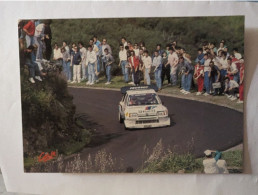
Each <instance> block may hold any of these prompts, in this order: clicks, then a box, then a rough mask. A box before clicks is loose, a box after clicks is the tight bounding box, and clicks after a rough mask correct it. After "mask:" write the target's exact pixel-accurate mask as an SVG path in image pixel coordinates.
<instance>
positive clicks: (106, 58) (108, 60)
mask: <svg viewBox="0 0 258 195" xmlns="http://www.w3.org/2000/svg"><path fill="white" fill-rule="evenodd" d="M114 61H115V60H114V58H113V56H112V55H111V54H110V53H109V51H108V48H106V49H105V50H104V55H103V56H102V62H103V64H104V66H105V67H106V68H105V69H106V76H107V82H106V83H105V85H109V84H110V83H111V67H112V64H113V63H114Z"/></svg>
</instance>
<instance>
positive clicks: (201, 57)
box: [195, 48, 205, 65]
mask: <svg viewBox="0 0 258 195" xmlns="http://www.w3.org/2000/svg"><path fill="white" fill-rule="evenodd" d="M204 61H205V59H204V53H203V50H202V48H199V49H198V55H197V58H196V59H195V62H196V63H197V62H200V64H201V65H203V64H204Z"/></svg>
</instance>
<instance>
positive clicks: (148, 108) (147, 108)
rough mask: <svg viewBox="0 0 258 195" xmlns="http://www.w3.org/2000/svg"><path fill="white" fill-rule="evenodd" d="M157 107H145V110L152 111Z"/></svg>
mask: <svg viewBox="0 0 258 195" xmlns="http://www.w3.org/2000/svg"><path fill="white" fill-rule="evenodd" d="M156 107H157V106H146V107H145V110H153V109H154V108H156Z"/></svg>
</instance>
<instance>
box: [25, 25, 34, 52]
mask: <svg viewBox="0 0 258 195" xmlns="http://www.w3.org/2000/svg"><path fill="white" fill-rule="evenodd" d="M23 31H24V32H25V33H26V36H25V39H26V46H27V48H28V47H29V46H30V45H33V44H34V33H35V23H34V20H30V21H29V22H28V23H27V24H26V25H25V26H23Z"/></svg>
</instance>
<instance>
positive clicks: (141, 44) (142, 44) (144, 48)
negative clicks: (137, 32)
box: [139, 41, 146, 51]
mask: <svg viewBox="0 0 258 195" xmlns="http://www.w3.org/2000/svg"><path fill="white" fill-rule="evenodd" d="M139 45H140V49H142V50H143V51H145V50H146V47H145V43H144V42H143V41H141V42H140V44H139Z"/></svg>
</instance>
